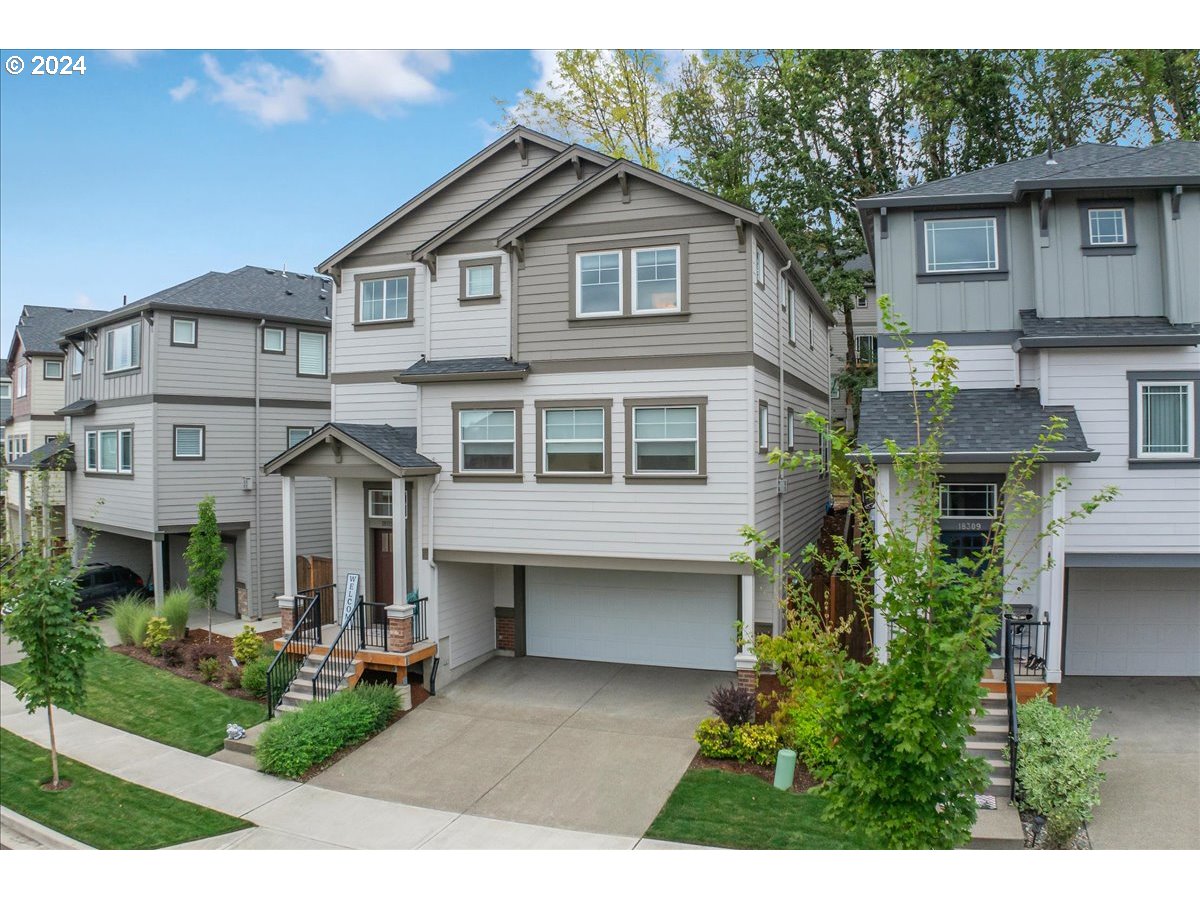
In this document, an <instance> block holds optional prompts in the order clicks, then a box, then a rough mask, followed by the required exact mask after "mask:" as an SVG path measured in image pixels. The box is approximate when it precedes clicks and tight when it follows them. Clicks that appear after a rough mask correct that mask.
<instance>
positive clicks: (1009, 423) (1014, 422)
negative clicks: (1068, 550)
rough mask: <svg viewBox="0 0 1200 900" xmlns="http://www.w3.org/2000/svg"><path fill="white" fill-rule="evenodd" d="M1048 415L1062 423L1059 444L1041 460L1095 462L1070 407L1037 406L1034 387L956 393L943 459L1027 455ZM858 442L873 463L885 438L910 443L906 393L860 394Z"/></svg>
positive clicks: (925, 404)
mask: <svg viewBox="0 0 1200 900" xmlns="http://www.w3.org/2000/svg"><path fill="white" fill-rule="evenodd" d="M929 407H930V401H929V399H928V397H927V396H926V395H922V399H921V419H922V428H923V429H924V428H926V427H928V424H929ZM1051 416H1058V417H1060V418H1062V419H1065V420H1066V422H1067V425H1066V429H1065V430H1064V432H1063V439H1062V440H1061V441H1059V442H1057V443H1055V444H1052V445H1050V448H1049V449H1048V450H1047V452H1046V458H1047V459H1057V460H1059V461H1070V460H1076V461H1084V460H1091V459H1095V458H1096V455H1097V454H1096V452H1095V451H1093V450H1092V449H1091V448H1089V447H1088V444H1087V437H1086V436H1085V435H1084V433H1083V428H1082V427H1081V426H1080V424H1079V418H1078V416H1076V415H1075V408H1074V407H1072V406H1042V402H1041V398H1040V396H1039V395H1038V391H1037V389H1036V388H1017V389H1009V388H994V389H991V388H989V389H980V390H963V391H959V392H958V394H957V395H956V396H955V398H954V408H953V411H952V412H951V414H950V416H949V420H948V421H947V423H946V429H945V436H944V439H943V442H942V448H941V449H942V452H943V453H944V454H956V455H959V456H967V455H988V456H995V457H998V458H999V457H1010V456H1012V455H1014V454H1017V453H1021V452H1024V451H1028V450H1029V449H1030V448H1032V447H1033V446H1034V444H1035V443H1036V441H1037V439H1038V436H1039V435H1040V434H1041V433H1042V430H1043V429H1044V428H1045V426H1046V425H1047V424H1048V422H1049V420H1050V417H1051ZM859 423H860V424H859V427H858V443H859V445H860V446H861V447H863V448H864V449H865V450H869V451H870V452H871V455H872V456H874V457H875V458H877V459H879V458H883V457H886V456H887V448H886V445H885V444H884V441H885V440H886V439H889V438H890V439H891V440H893V441H895V442H896V443H897V445H898V446H899V447H900V449H901V450H904V449H908V448H912V447H913V446H914V445H915V444H916V428H915V425H914V422H913V406H912V394H910V393H908V392H907V391H883V392H880V391H878V390H866V391H863V394H862V407H861V410H860V412H859Z"/></svg>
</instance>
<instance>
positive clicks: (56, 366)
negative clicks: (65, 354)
mask: <svg viewBox="0 0 1200 900" xmlns="http://www.w3.org/2000/svg"><path fill="white" fill-rule="evenodd" d="M42 377H43V378H45V379H46V380H47V381H62V377H63V364H62V360H61V359H46V360H42Z"/></svg>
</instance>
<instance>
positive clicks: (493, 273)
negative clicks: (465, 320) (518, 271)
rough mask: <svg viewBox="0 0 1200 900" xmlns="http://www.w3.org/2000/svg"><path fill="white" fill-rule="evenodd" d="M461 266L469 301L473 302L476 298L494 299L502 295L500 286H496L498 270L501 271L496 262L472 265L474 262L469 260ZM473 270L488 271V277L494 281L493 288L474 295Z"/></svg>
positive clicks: (461, 263)
mask: <svg viewBox="0 0 1200 900" xmlns="http://www.w3.org/2000/svg"><path fill="white" fill-rule="evenodd" d="M459 265H461V266H462V267H463V284H464V285H465V286H466V293H465V297H466V298H467V299H468V300H472V299H474V298H476V297H494V296H496V295H497V294H499V293H500V285H498V284H496V278H497V277H498V274H499V273H498V271H497V270H498V269H499V267H498V266H497V265H496V264H495V263H494V262H491V261H484V262H476V263H474V264H472V262H471V261H469V260H463V261H461V262H460V263H459ZM472 269H487V271H488V275H489V276H490V277H491V279H492V284H491V286H490V287H489V288H488V289H487V290H486V291H484V292H483V293H478V292H474V293H473V292H472V291H471V270H472Z"/></svg>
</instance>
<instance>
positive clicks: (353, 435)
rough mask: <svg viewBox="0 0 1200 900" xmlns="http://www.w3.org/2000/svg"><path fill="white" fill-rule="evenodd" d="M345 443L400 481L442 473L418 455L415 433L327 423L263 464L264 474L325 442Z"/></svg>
mask: <svg viewBox="0 0 1200 900" xmlns="http://www.w3.org/2000/svg"><path fill="white" fill-rule="evenodd" d="M330 438H332V439H333V440H335V441H339V442H341V443H344V444H345V445H346V446H347V447H349V448H350V449H352V450H355V451H357V452H358V453H361V454H362V455H363V456H365V457H367V458H368V459H370V460H372V461H373V462H375V463H378V464H379V465H381V466H383V468H385V469H387V470H388V471H390V472H391V473H392V474H394V475H397V476H399V477H405V476H408V475H433V474H436V473H437V472H440V471H441V470H442V467H441V466H439V465H438V464H437V463H436V462H434V461H433V460H431V459H429V458H427V457H425V456H422V455H421V454H420V453H418V452H417V429H416V428H413V427H403V428H399V427H396V426H394V425H361V424H357V423H353V422H329V423H328V424H325V425H322V426H321V427H320V428H318V429H316V430H315V431H314V432H313V433H312V434H310V435H309V436H308V437H306V438H305V439H304V440H302V441H300V442H299V443H298V444H294V445H293V446H291V447H289V448H288V449H286V450H284V451H283V452H282V453H280V454H279V455H278V456H276V457H275V458H274V459H272V460H270V461H269V462H266V463H264V464H263V467H262V470H263V474H265V475H271V474H274V473H275V472H278V471H279V470H280V469H282V468H283V467H284V466H285V465H287V464H288V463H290V462H292V461H293V460H295V459H296V458H298V457H300V456H303V455H304V454H305V453H307V452H308V451H309V450H311V449H313V448H314V447H317V446H319V445H321V444H323V443H324V442H325V441H326V440H327V439H330Z"/></svg>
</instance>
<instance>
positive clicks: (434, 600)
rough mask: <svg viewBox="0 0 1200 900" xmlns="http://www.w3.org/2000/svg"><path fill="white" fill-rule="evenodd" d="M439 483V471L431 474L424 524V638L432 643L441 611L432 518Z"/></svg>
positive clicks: (436, 636) (435, 637) (436, 639)
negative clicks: (426, 595) (426, 620)
mask: <svg viewBox="0 0 1200 900" xmlns="http://www.w3.org/2000/svg"><path fill="white" fill-rule="evenodd" d="M441 485H442V476H441V473H440V472H439V473H437V474H435V475H434V476H433V484H431V485H430V486H429V515H428V517H427V519H428V524H427V525H426V528H427V529H428V534H427V535H426V538H425V539H426V542H427V543H428V545H429V612H430V616H429V624H430V629H429V631H430V634H427V635H426V638H427V639H429V640H431V641H433V642H434V644H436V643H437V642H438V633H439V631H440V629H441V611H440V609H439V606H440V605H441V593H440V591H439V586H438V566H437V560H436V559H434V553H433V518H434V512H433V511H434V503H433V499H434V494H436V493H437V489H438V488H439V487H441ZM436 654H437V651H435V656H436Z"/></svg>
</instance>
